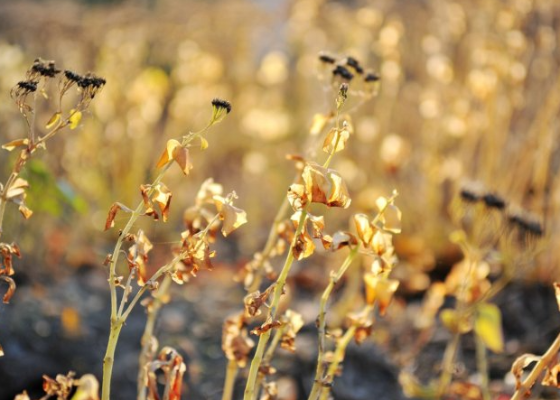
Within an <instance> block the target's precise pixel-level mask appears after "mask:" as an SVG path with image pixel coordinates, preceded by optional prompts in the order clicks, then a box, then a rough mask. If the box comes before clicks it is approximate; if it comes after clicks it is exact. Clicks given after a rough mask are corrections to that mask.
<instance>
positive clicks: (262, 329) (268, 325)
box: [251, 317, 282, 336]
mask: <svg viewBox="0 0 560 400" xmlns="http://www.w3.org/2000/svg"><path fill="white" fill-rule="evenodd" d="M279 326H282V322H280V321H273V320H272V318H271V317H268V318H267V319H266V321H265V322H264V323H263V324H262V325H261V326H257V327H256V328H254V329H253V330H252V331H251V333H252V334H253V335H258V336H260V335H262V334H263V333H266V332H268V331H269V330H271V329H274V328H277V327H279Z"/></svg>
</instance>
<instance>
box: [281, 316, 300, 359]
mask: <svg viewBox="0 0 560 400" xmlns="http://www.w3.org/2000/svg"><path fill="white" fill-rule="evenodd" d="M282 323H283V324H284V328H283V334H282V339H281V342H280V346H281V347H282V348H283V349H284V350H288V351H291V352H292V353H294V352H295V351H296V346H295V341H296V335H297V333H298V332H299V330H300V329H301V328H302V327H303V317H302V316H301V314H299V313H297V312H295V311H293V310H286V312H285V313H284V316H283V317H282Z"/></svg>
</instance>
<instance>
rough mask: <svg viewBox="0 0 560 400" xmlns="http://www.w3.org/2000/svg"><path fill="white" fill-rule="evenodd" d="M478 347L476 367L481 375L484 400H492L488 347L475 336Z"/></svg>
mask: <svg viewBox="0 0 560 400" xmlns="http://www.w3.org/2000/svg"><path fill="white" fill-rule="evenodd" d="M474 340H475V346H476V366H477V369H478V373H479V375H480V387H481V390H482V398H483V400H490V399H491V396H490V386H489V381H488V358H487V357H486V346H485V345H484V342H483V341H482V339H481V338H480V337H479V336H478V335H477V334H475V335H474Z"/></svg>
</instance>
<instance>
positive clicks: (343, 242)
mask: <svg viewBox="0 0 560 400" xmlns="http://www.w3.org/2000/svg"><path fill="white" fill-rule="evenodd" d="M357 244H358V239H357V238H356V236H354V235H352V234H351V233H350V232H342V231H338V232H335V234H334V235H333V237H332V241H331V250H333V251H337V250H340V249H342V248H343V247H346V246H355V245H357Z"/></svg>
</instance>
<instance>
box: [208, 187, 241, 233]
mask: <svg viewBox="0 0 560 400" xmlns="http://www.w3.org/2000/svg"><path fill="white" fill-rule="evenodd" d="M235 197H236V196H235V193H233V195H230V196H228V197H227V198H223V197H222V196H214V197H213V199H214V204H215V205H216V209H217V210H218V213H219V214H220V219H221V220H222V221H223V223H222V234H223V235H224V237H225V236H227V235H229V234H230V233H231V232H233V231H234V230H236V229H237V228H239V227H240V226H241V225H243V224H245V223H247V213H246V212H245V211H243V210H242V209H240V208H237V207H234V206H233V204H232V201H233V198H235Z"/></svg>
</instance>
